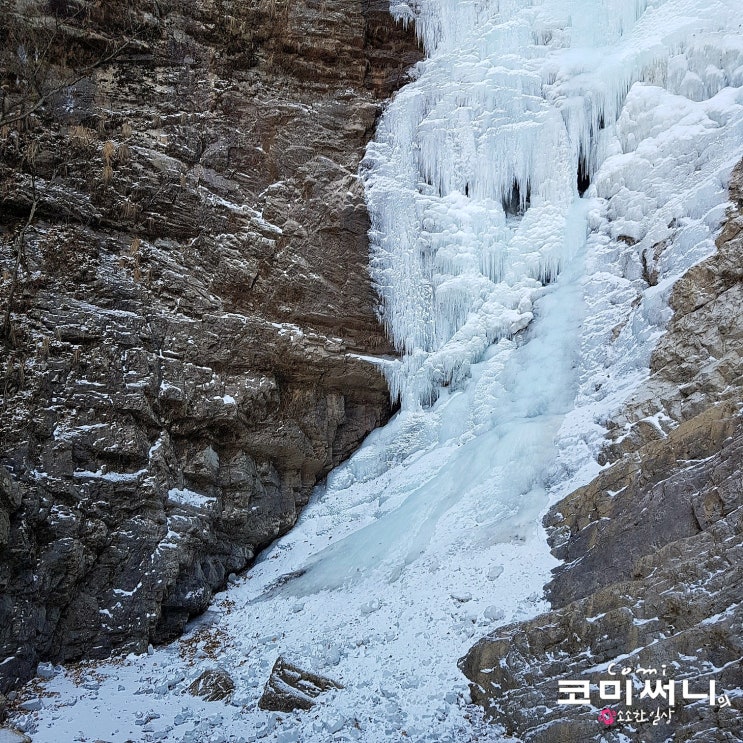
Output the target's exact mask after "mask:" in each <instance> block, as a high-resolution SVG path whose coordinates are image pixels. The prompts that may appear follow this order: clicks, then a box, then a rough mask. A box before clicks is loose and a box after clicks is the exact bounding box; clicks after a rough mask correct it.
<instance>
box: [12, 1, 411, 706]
mask: <svg viewBox="0 0 743 743" xmlns="http://www.w3.org/2000/svg"><path fill="white" fill-rule="evenodd" d="M0 5H1V6H2V13H3V17H4V18H7V19H8V22H7V24H6V25H5V26H4V28H3V29H2V30H0V34H4V37H3V39H2V40H1V41H2V43H1V44H0V47H1V48H2V49H3V51H2V55H4V56H3V59H2V60H0V70H3V71H4V72H3V73H2V74H3V75H4V77H3V79H2V80H1V81H0V82H1V83H2V109H0V113H2V118H0V184H2V190H1V192H0V198H1V199H2V201H1V202H0V230H1V231H0V240H1V241H0V261H2V264H1V265H2V269H3V271H2V277H1V278H0V319H4V323H3V327H2V334H3V337H2V339H0V340H1V341H2V346H0V348H1V350H0V353H1V354H2V357H3V358H2V367H1V368H2V370H3V388H2V394H3V408H2V418H1V422H0V464H1V465H2V466H0V663H2V665H1V666H0V691H4V690H7V689H9V688H10V687H12V686H13V685H14V684H16V683H17V682H18V681H20V680H24V679H26V678H28V677H29V675H30V674H32V673H33V670H34V668H35V666H36V663H37V662H38V661H39V660H51V661H54V662H64V661H69V660H73V659H77V658H80V657H83V656H88V657H91V656H92V657H102V656H106V655H108V654H109V653H110V652H111V651H112V650H114V649H117V650H120V651H122V652H126V651H142V650H144V649H146V647H147V645H148V643H150V642H161V641H165V640H168V639H169V638H172V637H174V636H175V635H177V634H178V633H179V632H180V631H181V629H182V627H183V626H184V624H185V622H186V621H187V620H188V618H189V617H192V616H194V615H196V614H198V613H199V612H201V611H203V610H204V609H205V607H206V606H207V603H208V602H209V600H210V597H211V596H212V593H213V591H214V590H215V589H217V588H219V587H221V586H223V585H224V584H225V582H226V579H227V577H228V576H229V574H230V573H233V572H236V571H240V570H242V569H244V568H245V567H246V566H247V565H249V563H250V561H251V560H252V559H253V557H254V555H255V554H256V552H257V551H258V550H259V549H261V548H262V547H264V546H266V545H267V544H268V543H269V542H271V541H272V540H273V539H274V538H275V537H276V536H278V535H279V534H281V533H283V532H285V531H286V530H287V529H288V528H290V527H291V526H292V525H293V523H294V522H295V520H296V518H297V514H298V511H299V509H301V507H302V506H303V505H304V504H305V503H306V502H307V499H308V497H309V494H310V492H311V489H312V487H313V486H314V485H315V484H316V483H317V482H318V480H319V479H320V478H322V477H323V476H324V475H325V474H326V473H327V472H328V471H329V469H330V468H331V467H333V466H335V465H337V464H338V463H339V462H340V461H341V460H343V459H344V458H345V457H347V456H348V455H349V454H350V453H351V452H352V451H353V449H354V448H355V447H356V446H357V445H358V444H359V443H360V441H361V440H362V439H363V437H364V436H365V434H366V433H368V432H369V431H370V430H372V429H373V428H374V427H375V426H378V425H379V424H381V423H382V422H384V421H385V420H386V418H387V417H388V416H389V414H390V407H389V400H388V392H387V388H386V384H385V381H384V379H383V378H382V376H381V374H380V373H379V371H378V370H377V368H376V367H375V366H374V365H372V364H370V363H369V362H368V361H366V360H364V359H363V358H361V357H360V355H361V354H372V355H375V354H376V355H383V354H385V353H389V352H391V348H390V346H389V344H388V342H387V340H386V339H385V337H384V335H383V332H382V330H381V329H380V327H379V326H378V324H377V320H376V315H375V301H376V300H375V295H374V292H373V289H372V287H371V286H370V282H369V278H368V276H367V273H366V263H367V242H366V233H367V229H368V226H369V223H368V218H367V214H366V211H365V207H364V202H363V196H362V191H361V187H360V185H359V182H358V179H357V177H356V171H357V167H358V163H359V160H360V157H361V155H362V154H363V148H364V146H365V144H366V142H367V141H368V139H369V137H370V136H371V133H372V130H373V127H374V123H375V120H376V117H377V116H378V114H379V112H380V105H381V104H380V101H381V100H382V99H384V98H385V97H387V96H389V95H390V94H391V92H392V91H393V90H394V89H395V88H396V87H398V86H399V85H400V84H402V82H403V74H404V70H405V69H407V68H408V67H409V65H410V64H412V63H413V62H415V61H416V60H417V59H418V58H419V56H420V53H419V51H418V48H417V45H416V42H415V39H414V37H413V35H412V31H408V30H404V29H403V28H402V27H397V26H395V24H394V22H393V21H392V19H391V18H390V16H389V13H388V12H387V5H386V3H383V2H378V3H377V2H372V1H371V0H323V2H321V3H320V2H313V0H302V1H300V2H290V1H289V0H248V1H247V2H238V1H237V0H235V1H234V2H233V1H231V0H211V1H210V0H207V1H206V2H199V3H183V2H179V1H177V0H172V1H171V0H163V1H161V2H158V3H155V4H153V3H149V2H144V1H142V2H139V1H138V0H131V1H130V2H128V3H121V4H118V3H114V4H112V3H107V2H92V3H78V2H75V0H69V1H67V2H59V1H56V2H48V3H46V2H44V3H38V4H33V3H32V4H30V5H29V3H25V2H24V3H23V6H22V7H21V4H20V3H16V2H15V0H3V2H0ZM29 55H31V56H33V58H34V59H35V60H41V61H40V62H39V63H38V64H37V65H36V66H35V67H33V68H30V67H29V65H28V60H29V58H30V57H29ZM19 112H20V114H21V115H19ZM3 122H4V123H3ZM3 661H4V662H3Z"/></svg>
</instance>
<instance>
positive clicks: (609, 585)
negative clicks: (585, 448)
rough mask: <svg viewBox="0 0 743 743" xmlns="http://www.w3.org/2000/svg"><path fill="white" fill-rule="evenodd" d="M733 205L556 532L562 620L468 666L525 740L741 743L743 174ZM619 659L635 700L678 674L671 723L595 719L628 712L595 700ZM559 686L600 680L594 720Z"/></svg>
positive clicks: (526, 627) (677, 290) (554, 614)
mask: <svg viewBox="0 0 743 743" xmlns="http://www.w3.org/2000/svg"><path fill="white" fill-rule="evenodd" d="M730 195H731V199H732V201H733V204H734V207H733V209H731V211H730V212H729V214H728V218H727V222H726V224H725V226H724V228H723V230H722V233H721V235H720V237H719V238H718V240H717V248H718V252H717V253H716V254H715V255H714V256H712V257H711V258H709V259H708V260H706V261H704V262H702V263H701V264H699V265H698V266H695V267H694V268H693V269H691V270H690V271H689V272H688V273H687V274H686V276H684V278H683V279H682V280H681V281H679V282H678V283H677V284H676V286H675V287H674V291H673V296H672V300H671V304H672V307H673V309H674V310H675V315H674V317H673V320H672V322H671V323H670V325H669V327H668V331H667V334H666V335H665V336H664V338H663V340H662V341H661V343H660V344H659V345H658V347H657V349H656V351H655V352H654V355H653V359H652V362H651V372H652V374H651V377H650V379H649V381H648V382H647V384H646V385H645V386H644V387H643V389H641V390H640V391H639V392H638V393H637V394H636V395H635V396H634V398H633V399H632V400H630V401H629V403H628V404H627V406H626V409H625V411H624V413H623V415H622V416H621V419H620V420H617V421H616V428H614V429H613V430H612V431H611V433H610V441H609V443H608V444H607V447H606V450H605V453H604V454H605V457H606V461H610V462H613V464H612V466H611V467H609V468H607V469H605V470H604V471H602V473H601V474H600V475H599V477H597V478H596V479H595V480H594V481H593V482H591V483H590V484H589V485H587V486H586V487H584V488H581V489H579V490H577V491H576V492H574V493H573V494H571V495H570V496H568V497H567V498H566V499H565V500H563V501H562V502H560V503H558V504H557V505H556V506H555V507H553V509H552V510H551V511H550V513H548V515H547V517H546V519H545V524H546V526H547V528H548V531H549V534H550V544H551V546H552V548H553V552H554V554H555V555H556V556H557V557H558V558H560V559H562V560H564V561H565V562H564V563H563V564H562V565H561V566H560V567H559V568H557V570H556V572H555V574H554V577H553V580H552V581H551V583H550V584H549V585H548V587H547V590H548V595H549V598H550V599H551V602H552V605H553V611H551V612H549V613H548V614H545V615H543V616H540V617H537V618H536V619H534V620H531V621H528V622H523V623H519V624H513V625H510V626H507V627H503V628H501V629H499V630H498V631H497V632H495V633H494V634H492V635H490V636H488V637H486V638H484V639H482V640H481V641H480V642H478V643H477V645H475V646H474V647H473V648H472V650H471V651H470V652H469V653H468V654H467V656H466V657H465V658H463V659H462V661H461V662H460V667H461V668H462V670H463V671H464V673H465V674H466V675H467V676H468V678H469V679H470V680H471V681H472V686H471V688H472V694H473V698H474V700H475V701H476V702H477V703H478V704H481V705H482V706H484V707H485V708H486V709H487V710H488V712H489V713H490V714H491V715H492V717H493V718H494V720H495V721H497V722H499V723H500V724H502V725H503V726H504V727H505V728H506V730H507V731H508V732H509V733H510V734H513V735H517V736H519V737H520V738H521V739H523V740H524V741H535V742H539V743H557V742H562V741H565V742H567V741H620V740H623V741H626V740H631V741H643V743H655V742H656V741H657V742H658V743H660V741H665V740H668V739H669V736H672V737H673V739H674V740H684V741H699V742H700V743H702V742H703V741H704V742H705V743H706V742H707V741H739V740H741V738H740V737H739V735H740V715H741V711H742V710H743V700H742V699H741V696H740V691H739V690H740V689H741V687H743V666H742V665H741V658H742V657H743V605H742V604H741V589H740V585H741V581H742V580H743V475H742V474H741V468H740V463H741V461H743V415H741V410H740V400H741V394H742V393H743V357H742V356H741V349H743V319H742V318H741V315H740V311H739V308H740V306H741V299H742V297H743V264H741V261H740V255H741V251H742V250H743V164H741V165H739V166H738V168H737V169H736V171H735V172H734V173H733V177H732V179H731V184H730ZM649 419H652V420H654V421H656V422H660V424H658V423H656V424H655V425H653V424H651V421H650V420H649ZM613 661H614V662H617V663H618V666H619V667H622V668H630V669H631V671H630V672H628V674H627V676H624V677H622V680H623V681H625V680H627V679H630V680H632V681H633V683H634V684H635V687H634V689H635V691H634V693H635V695H637V694H639V693H641V691H642V689H643V687H644V681H645V680H647V679H648V678H651V677H648V676H643V674H642V672H639V673H638V672H637V668H638V667H641V668H643V669H650V668H655V669H657V670H658V674H660V673H661V669H662V666H663V665H664V664H665V665H666V666H667V679H666V681H667V680H669V679H670V680H673V681H674V682H675V693H676V700H675V701H676V704H675V706H674V707H673V716H672V719H671V720H670V722H666V721H661V722H660V723H659V724H657V725H653V724H652V722H645V723H644V724H642V723H637V722H635V721H634V719H633V721H632V722H628V720H627V719H626V716H625V717H624V718H620V719H619V720H618V721H617V722H615V723H614V724H613V725H611V726H609V727H606V726H605V725H604V724H603V723H600V722H599V721H598V720H597V709H598V708H599V707H603V706H610V707H616V705H617V702H601V701H599V698H598V696H597V689H598V684H599V682H600V681H601V680H611V678H612V677H611V676H610V675H608V664H609V663H611V662H613ZM684 679H686V680H689V679H692V681H691V682H689V690H690V691H692V692H698V691H708V690H709V688H710V686H709V685H710V681H714V682H715V684H716V689H717V692H718V694H722V693H723V692H728V693H729V692H733V693H732V694H729V696H730V702H731V704H730V706H726V705H720V704H718V703H715V704H712V705H711V704H710V703H709V700H702V701H697V702H696V703H692V702H691V701H689V700H685V699H683V697H682V693H683V687H682V682H683V680H684ZM560 680H573V681H578V680H581V681H590V682H591V684H592V685H593V686H592V689H593V697H592V701H593V703H594V705H595V706H594V707H593V708H591V707H590V706H586V705H580V706H572V705H558V704H557V699H558V696H559V697H560V698H563V699H564V698H565V695H564V694H560V695H558V682H559V681H560ZM661 681H663V679H661ZM652 684H653V686H654V685H655V678H652ZM659 702H660V706H661V709H663V708H668V706H669V705H668V703H667V702H666V701H665V700H662V699H660V700H658V699H656V700H654V699H648V698H645V699H644V700H640V699H638V698H637V696H636V698H635V700H634V702H633V705H632V709H633V710H640V709H643V708H645V709H646V711H647V710H648V709H649V708H652V709H655V708H656V707H657V706H658V703H659ZM623 704H624V697H623V703H622V704H620V707H619V709H620V710H622V709H625V710H626V709H627V708H626V706H622V705H623ZM622 736H624V737H622Z"/></svg>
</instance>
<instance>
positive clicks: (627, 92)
mask: <svg viewBox="0 0 743 743" xmlns="http://www.w3.org/2000/svg"><path fill="white" fill-rule="evenodd" d="M393 11H394V13H395V14H396V15H397V16H398V17H399V18H400V19H402V20H405V21H407V22H410V21H412V20H413V19H415V23H416V29H417V32H418V33H419V35H420V37H421V38H422V40H423V42H424V44H425V48H426V50H427V52H428V55H429V57H428V59H426V60H425V61H423V62H422V63H420V64H419V65H418V66H417V68H416V70H415V72H414V79H413V81H412V82H411V83H410V84H409V85H407V86H406V87H405V88H404V89H403V90H402V91H400V93H399V94H398V95H397V96H396V97H395V99H394V100H393V101H392V102H391V103H390V105H389V106H388V107H387V109H386V111H385V113H384V115H383V117H382V119H381V121H380V124H379V128H378V132H377V137H376V139H375V141H374V142H373V143H371V144H370V145H369V148H368V153H367V157H366V159H365V162H364V164H363V167H362V171H361V172H362V176H363V178H364V181H365V186H366V193H367V199H368V204H369V210H370V214H371V218H372V230H371V233H370V234H371V240H372V253H371V271H372V276H373V278H374V281H375V282H376V284H377V287H378V289H379V292H380V295H381V298H382V303H383V313H382V319H383V321H384V322H385V324H386V326H387V328H388V330H389V332H390V334H391V336H392V338H393V339H394V342H395V344H396V346H397V347H398V349H399V350H400V351H401V352H402V358H401V359H400V360H394V361H392V360H383V362H381V363H380V365H381V366H382V368H383V369H384V370H385V373H386V374H387V375H388V378H389V380H390V385H391V389H392V393H393V395H394V396H399V397H400V399H401V410H400V412H399V413H398V415H397V416H396V417H395V418H394V419H393V420H392V421H391V422H390V423H389V424H388V425H387V426H386V427H384V428H383V429H380V430H377V431H375V432H374V433H373V434H372V435H371V436H369V437H368V438H367V440H366V442H365V443H364V445H363V446H362V447H361V449H360V450H359V451H358V452H357V454H356V455H355V456H354V457H352V458H351V459H350V460H349V461H348V462H346V463H345V464H344V465H342V466H341V467H339V468H337V469H336V470H334V471H333V472H332V473H331V474H330V476H329V477H328V479H327V483H326V484H325V485H324V487H322V488H318V489H317V491H316V493H315V495H314V496H313V499H312V502H311V503H310V505H309V506H308V507H307V508H306V510H305V511H304V513H303V515H302V517H301V518H300V521H299V523H298V524H297V526H296V527H295V529H294V530H293V531H292V532H291V533H290V534H289V535H287V536H286V537H284V538H283V539H281V540H279V541H278V542H277V543H275V544H274V545H273V546H272V547H271V548H270V549H269V550H267V551H266V552H265V553H264V554H263V555H262V556H261V558H260V560H259V562H258V563H257V564H256V566H255V567H254V568H253V569H252V570H251V571H250V572H249V574H248V576H247V577H246V578H245V579H243V580H241V581H239V582H238V583H237V584H236V585H232V586H230V588H229V590H228V591H227V592H226V594H225V595H224V596H223V598H222V600H220V601H217V603H216V604H215V606H214V607H213V608H212V609H210V611H209V612H207V614H206V615H205V616H204V617H203V618H202V619H200V620H198V621H196V622H195V623H194V624H193V625H192V628H191V637H192V638H195V639H198V637H199V634H198V633H204V634H205V635H206V636H209V637H212V638H215V639H216V640H218V642H219V644H220V650H219V653H218V655H217V656H216V657H215V658H210V657H209V654H208V652H207V651H206V650H205V646H204V645H203V643H202V645H201V646H200V647H201V650H200V651H198V652H197V653H196V654H195V655H194V656H193V657H191V656H189V655H188V653H187V652H185V651H184V647H185V646H184V645H181V644H179V643H174V644H173V645H171V646H168V647H164V648H161V649H158V650H155V651H154V653H153V654H151V655H143V656H141V657H136V656H130V657H129V658H128V659H126V660H125V661H124V662H123V664H120V665H114V664H110V665H108V664H97V665H96V671H97V672H98V673H100V674H101V675H102V677H103V680H102V681H101V683H100V687H99V689H98V691H96V692H95V693H89V692H87V691H86V690H84V689H81V688H80V687H78V686H76V685H75V682H74V679H73V677H72V676H71V675H69V674H59V675H58V676H56V677H55V678H53V679H51V680H49V681H48V682H45V687H46V689H47V691H48V692H58V693H59V695H60V696H59V697H54V698H50V699H49V700H48V701H49V704H48V705H47V707H45V709H43V710H41V711H39V712H35V713H33V714H31V715H28V716H25V717H21V718H19V719H15V720H14V722H15V724H18V725H23V726H26V728H27V729H29V730H31V729H34V730H35V733H34V740H35V741H36V743H44V742H45V741H56V740H60V739H69V740H73V739H75V737H76V736H78V735H80V734H84V736H86V737H88V738H90V739H96V738H100V739H105V740H115V741H119V740H121V741H124V740H127V739H129V738H132V739H135V740H164V741H188V740H198V741H212V742H216V741H224V740H236V741H237V740H241V739H244V740H253V739H254V738H255V737H260V738H261V739H265V740H271V741H280V740H283V741H291V740H296V741H317V742H318V743H319V742H320V741H323V742H324V741H327V740H329V739H332V740H339V741H340V740H342V741H349V740H362V741H368V742H369V743H379V742H380V741H388V740H389V741H393V740H394V741H397V740H400V739H401V735H402V731H404V737H405V738H406V739H409V740H411V741H419V742H423V741H425V742H426V743H428V742H429V741H455V740H456V741H468V740H474V739H475V736H479V737H478V740H481V741H484V740H489V741H498V740H500V738H499V734H498V731H497V729H496V728H493V727H489V728H488V727H484V728H483V729H480V723H479V722H478V716H477V712H476V711H473V709H472V708H471V707H470V706H468V705H467V701H468V689H467V684H466V680H465V679H464V677H463V676H462V675H461V674H460V673H459V671H458V669H457V666H456V661H457V659H458V658H459V657H461V656H462V655H463V654H464V653H465V652H466V651H467V650H468V649H469V648H470V647H471V645H472V644H473V643H474V642H475V641H476V639H477V638H479V637H481V636H482V635H484V634H485V633H487V632H489V631H491V630H493V629H495V628H496V627H498V626H500V625H503V624H506V623H508V622H512V621H517V620H522V619H525V618H528V617H531V616H534V615H535V614H536V613H538V612H540V611H542V610H544V609H545V608H546V605H545V602H544V601H543V600H542V586H543V585H544V583H545V581H546V579H547V578H548V576H549V571H550V569H551V568H552V567H553V566H554V565H555V560H554V559H553V558H552V557H551V555H550V553H549V551H548V548H547V546H546V542H545V539H544V534H543V532H542V528H541V526H540V519H541V516H542V514H543V513H544V511H545V510H546V508H547V507H548V506H549V504H550V503H554V502H555V501H556V500H557V499H559V498H561V497H563V496H564V495H566V494H567V493H569V492H571V491H572V490H573V489H575V488H576V487H578V486H579V485H581V484H584V483H585V482H587V481H588V480H589V479H590V478H592V477H593V476H595V475H596V473H597V472H598V471H599V469H600V468H599V466H598V464H597V463H596V458H595V457H596V454H597V452H598V449H599V447H600V445H601V442H602V440H603V435H604V431H605V429H604V426H603V423H604V422H605V421H606V420H608V419H609V418H610V417H611V415H612V414H613V413H614V412H616V411H617V409H618V408H619V407H620V406H621V404H622V402H623V400H624V399H626V397H627V395H628V394H629V393H630V392H631V391H632V390H633V389H635V388H636V386H637V385H638V384H639V383H640V382H641V381H642V380H643V379H645V378H646V377H647V375H648V361H649V358H650V353H651V351H652V349H653V347H654V345H655V343H656V342H657V340H658V338H659V337H660V334H661V333H662V331H663V327H664V325H665V323H666V322H667V320H668V318H669V317H670V310H669V309H668V296H669V293H670V290H671V287H672V285H673V283H674V281H675V280H676V279H677V278H678V277H679V276H681V275H682V274H683V273H684V272H685V271H686V270H687V269H688V268H689V267H690V266H691V265H693V264H694V263H696V262H698V261H699V260H701V259H702V258H704V257H705V256H707V255H709V254H710V253H711V252H712V251H713V250H714V236H715V234H716V232H717V230H718V228H719V224H720V221H721V219H722V218H723V217H724V213H725V206H726V203H727V191H726V183H727V179H728V177H729V174H730V171H731V169H732V167H733V166H734V164H735V163H736V162H737V161H738V160H740V159H741V157H743V35H742V34H741V23H740V21H741V19H740V9H739V0H541V1H540V0H528V1H527V0H499V1H498V2H496V0H477V1H475V0H418V1H417V2H413V3H409V4H407V5H405V4H402V5H395V7H394V9H393ZM581 161H582V162H583V166H582V167H583V170H584V171H585V172H586V173H587V174H588V175H589V176H590V184H587V183H585V182H584V183H582V184H581V186H587V189H586V190H585V193H584V194H583V195H582V196H581V194H580V193H579V190H578V172H579V164H580V163H581ZM514 184H515V186H516V188H514ZM581 190H582V189H581ZM650 270H654V271H657V281H656V282H650V283H652V284H653V285H650V284H649V282H647V281H646V280H645V278H646V277H647V275H648V272H649V271H650ZM276 328H277V329H278V330H279V333H280V334H285V333H287V334H289V335H290V336H291V337H292V338H294V337H301V335H302V330H301V329H300V328H298V327H296V326H291V325H288V324H276ZM656 420H657V422H658V423H659V424H660V422H661V421H660V419H656ZM663 422H667V421H663ZM99 476H100V475H99ZM174 493H175V494H176V495H175V496H174V495H173V494H174ZM189 493H190V491H171V492H170V494H169V495H170V497H171V499H176V500H177V499H184V502H188V501H189V500H193V501H194V502H193V503H192V504H193V505H203V504H204V503H205V502H206V501H207V500H208V499H207V498H206V497H205V496H200V495H199V494H195V493H193V494H189ZM194 499H195V500H194ZM170 536H171V533H170V532H169V534H168V537H170ZM167 544H169V543H167ZM161 546H166V545H161ZM465 599H466V600H465ZM279 654H281V655H283V656H285V657H286V658H287V659H288V660H289V661H291V662H294V663H296V664H297V665H300V666H303V667H306V668H307V669H308V670H311V671H314V672H316V673H320V674H324V675H327V676H328V677H330V678H333V679H335V680H337V681H339V682H340V683H341V684H342V685H343V687H344V688H343V689H340V690H337V691H332V692H328V693H327V694H325V695H323V696H322V697H320V699H319V702H318V705H317V707H315V708H314V709H313V710H311V711H309V712H304V713H292V714H282V715H277V714H275V713H269V712H265V711H262V710H259V709H257V706H256V705H257V700H258V698H259V696H260V693H261V690H262V687H263V684H264V683H265V681H266V679H267V678H268V674H269V672H270V669H271V666H272V665H273V662H274V661H275V659H276V657H277V656H278V655H279ZM214 665H221V666H223V667H224V668H226V669H229V671H230V673H231V674H232V676H233V678H234V680H235V683H236V691H235V695H234V698H233V700H232V703H231V704H222V703H205V702H202V701H200V700H198V699H194V698H192V697H190V696H188V695H185V696H184V695H183V694H182V692H183V691H184V690H185V688H186V687H187V686H188V685H189V684H190V683H191V681H192V680H193V679H194V678H196V676H198V675H199V673H201V671H203V670H204V669H205V668H209V667H213V666H214ZM166 678H175V679H179V680H176V681H174V682H173V683H172V688H171V689H169V688H168V684H164V683H163V681H164V679H166ZM73 698H74V699H77V702H76V704H75V705H74V707H72V708H68V707H65V706H64V705H65V704H66V703H67V702H66V701H65V700H70V699H73ZM111 709H116V713H115V714H111V713H110V710H111ZM154 710H157V712H156V713H155V712H154ZM155 715H159V717H156V716H155ZM146 718H149V721H148V723H147V724H146V725H142V724H140V723H141V722H142V720H144V719H146ZM331 731H335V732H332V733H331Z"/></svg>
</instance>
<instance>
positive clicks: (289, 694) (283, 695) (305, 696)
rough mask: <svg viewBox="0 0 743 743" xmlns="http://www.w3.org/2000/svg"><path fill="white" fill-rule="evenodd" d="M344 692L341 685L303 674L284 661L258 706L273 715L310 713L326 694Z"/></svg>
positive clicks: (273, 672)
mask: <svg viewBox="0 0 743 743" xmlns="http://www.w3.org/2000/svg"><path fill="white" fill-rule="evenodd" d="M341 688H343V687H341V685H340V684H338V683H336V682H335V681H332V680H331V679H327V678H325V677H324V676H318V675H317V674H315V673H310V672H309V671H304V670H302V669H301V668H299V667H297V666H295V665H293V664H292V663H288V662H287V661H285V660H284V659H283V658H277V659H276V662H275V663H274V664H273V668H272V669H271V675H270V676H269V678H268V681H267V682H266V687H265V689H264V690H263V694H262V695H261V698H260V700H259V701H258V706H259V707H260V708H261V709H267V710H271V711H274V712H291V711H293V710H295V709H304V710H307V709H311V708H312V707H313V706H314V705H315V699H316V698H317V697H319V696H320V694H322V693H323V692H326V691H330V690H331V689H341Z"/></svg>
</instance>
